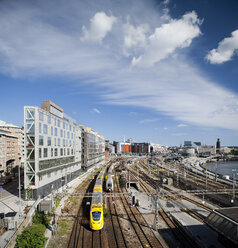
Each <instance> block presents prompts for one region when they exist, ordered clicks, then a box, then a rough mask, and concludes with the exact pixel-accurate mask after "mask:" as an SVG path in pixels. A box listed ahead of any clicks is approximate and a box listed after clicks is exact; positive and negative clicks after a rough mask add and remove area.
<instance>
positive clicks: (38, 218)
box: [32, 212, 50, 227]
mask: <svg viewBox="0 0 238 248" xmlns="http://www.w3.org/2000/svg"><path fill="white" fill-rule="evenodd" d="M32 222H33V223H34V224H43V225H45V227H47V226H48V225H49V224H50V219H49V218H48V217H47V216H46V215H45V214H43V213H39V212H36V213H35V215H34V217H33V220H32Z"/></svg>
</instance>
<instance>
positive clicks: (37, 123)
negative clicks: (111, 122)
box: [24, 101, 81, 199]
mask: <svg viewBox="0 0 238 248" xmlns="http://www.w3.org/2000/svg"><path fill="white" fill-rule="evenodd" d="M24 132H25V164H24V167H25V168H24V189H25V197H26V198H27V199H32V198H33V199H36V198H38V197H39V196H40V197H44V196H46V195H48V194H50V193H51V192H52V191H53V190H58V189H59V188H61V187H63V186H64V185H65V184H67V182H69V181H71V180H73V179H74V178H76V177H77V176H79V175H80V172H81V128H80V127H79V126H77V124H76V122H75V120H74V119H72V118H71V117H69V116H68V115H66V114H65V113H64V111H63V109H62V108H61V107H59V106H57V105H56V104H54V103H53V102H51V101H44V102H43V103H42V106H41V108H40V107H33V106H25V107H24Z"/></svg>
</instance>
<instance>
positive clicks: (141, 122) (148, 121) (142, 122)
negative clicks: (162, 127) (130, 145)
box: [139, 118, 159, 124]
mask: <svg viewBox="0 0 238 248" xmlns="http://www.w3.org/2000/svg"><path fill="white" fill-rule="evenodd" d="M158 120H159V119H158V118H152V119H144V120H140V121H139V123H140V124H144V123H152V122H156V121H158Z"/></svg>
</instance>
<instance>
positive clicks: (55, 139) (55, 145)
mask: <svg viewBox="0 0 238 248" xmlns="http://www.w3.org/2000/svg"><path fill="white" fill-rule="evenodd" d="M54 144H55V146H56V138H55V143H54Z"/></svg>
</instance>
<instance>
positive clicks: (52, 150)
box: [51, 148, 54, 157]
mask: <svg viewBox="0 0 238 248" xmlns="http://www.w3.org/2000/svg"><path fill="white" fill-rule="evenodd" d="M51 157H54V149H53V148H51Z"/></svg>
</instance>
